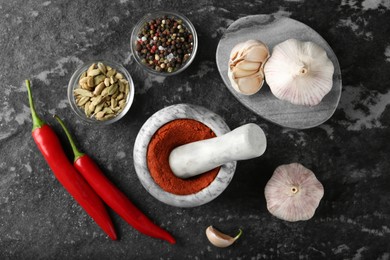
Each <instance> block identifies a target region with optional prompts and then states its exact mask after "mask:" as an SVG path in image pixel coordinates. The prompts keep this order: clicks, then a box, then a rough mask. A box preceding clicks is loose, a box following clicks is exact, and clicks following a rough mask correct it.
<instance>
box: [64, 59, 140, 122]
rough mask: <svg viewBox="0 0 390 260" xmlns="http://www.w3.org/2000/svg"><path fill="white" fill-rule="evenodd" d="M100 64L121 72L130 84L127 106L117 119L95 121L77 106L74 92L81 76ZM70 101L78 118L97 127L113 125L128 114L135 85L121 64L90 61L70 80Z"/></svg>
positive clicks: (78, 69)
mask: <svg viewBox="0 0 390 260" xmlns="http://www.w3.org/2000/svg"><path fill="white" fill-rule="evenodd" d="M98 62H101V63H103V64H104V65H106V66H107V65H108V66H110V67H111V68H113V69H115V70H116V71H117V72H120V73H122V74H123V75H124V77H125V78H126V80H127V81H128V82H129V88H130V89H129V94H128V95H127V97H126V106H125V107H124V108H123V110H122V112H120V113H119V114H117V115H116V116H115V117H113V118H110V119H107V120H104V121H100V120H97V119H95V118H94V117H87V116H86V115H85V112H84V110H83V109H81V108H80V107H78V106H77V104H76V100H75V97H74V94H73V91H74V90H75V89H76V88H78V87H79V79H80V76H81V74H83V73H84V72H85V71H87V70H88V68H89V67H90V66H91V65H92V64H93V63H95V64H98ZM68 100H69V103H70V107H71V108H72V110H73V112H74V113H75V114H76V115H77V116H78V118H80V119H82V120H83V121H84V122H87V123H89V124H96V125H109V124H112V123H114V122H116V121H118V120H119V119H121V118H122V117H123V116H124V115H126V113H127V112H128V111H129V109H130V107H131V105H132V103H133V100H134V83H133V80H132V78H131V76H130V73H129V72H128V71H127V70H126V69H125V68H124V67H123V66H122V65H121V64H119V63H117V62H113V61H107V60H96V61H89V62H86V63H84V64H83V65H81V66H80V67H78V68H77V69H76V71H75V72H74V73H73V75H72V77H71V78H70V81H69V84H68Z"/></svg>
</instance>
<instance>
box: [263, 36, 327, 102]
mask: <svg viewBox="0 0 390 260" xmlns="http://www.w3.org/2000/svg"><path fill="white" fill-rule="evenodd" d="M264 73H265V78H266V81H267V84H268V85H269V87H270V89H271V92H272V93H273V94H274V95H275V97H277V98H278V99H281V100H286V101H289V102H291V103H292V104H296V105H306V106H314V105H317V104H319V103H320V102H321V100H322V99H323V97H324V96H325V95H326V94H327V93H329V91H330V90H331V89H332V86H333V73H334V66H333V63H332V61H331V60H330V59H329V58H328V56H327V54H326V52H325V50H324V49H323V48H321V47H320V46H318V45H317V44H315V43H313V42H301V41H298V40H296V39H289V40H287V41H284V42H282V43H279V44H278V45H276V46H275V47H274V49H273V52H272V56H271V57H270V58H269V59H268V61H267V63H266V64H265V66H264Z"/></svg>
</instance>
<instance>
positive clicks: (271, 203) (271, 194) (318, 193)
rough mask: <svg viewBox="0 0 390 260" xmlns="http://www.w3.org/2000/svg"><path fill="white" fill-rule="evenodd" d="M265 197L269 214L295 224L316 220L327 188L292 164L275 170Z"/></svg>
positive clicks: (298, 166)
mask: <svg viewBox="0 0 390 260" xmlns="http://www.w3.org/2000/svg"><path fill="white" fill-rule="evenodd" d="M264 193H265V199H266V201H267V208H268V211H269V212H270V213H271V214H272V215H274V216H276V217H277V218H280V219H283V220H287V221H292V222H293V221H299V220H308V219H310V218H312V217H313V216H314V212H315V210H316V209H317V207H318V205H319V203H320V200H321V198H322V197H323V195H324V187H323V186H322V184H321V183H320V182H319V181H318V180H317V178H316V177H315V175H314V173H313V172H312V171H311V170H309V169H307V168H305V167H304V166H303V165H301V164H299V163H291V164H287V165H281V166H279V167H277V168H276V170H275V171H274V173H273V175H272V177H271V179H270V180H269V181H268V183H267V185H266V186H265V191H264Z"/></svg>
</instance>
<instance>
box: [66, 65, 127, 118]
mask: <svg viewBox="0 0 390 260" xmlns="http://www.w3.org/2000/svg"><path fill="white" fill-rule="evenodd" d="M68 99H69V103H70V106H71V108H72V110H73V112H75V114H76V115H77V116H78V117H79V118H80V119H81V120H83V121H84V122H87V123H90V124H99V125H109V124H112V123H114V122H116V121H118V120H119V119H121V118H122V117H123V116H124V115H125V114H126V113H127V112H128V111H129V109H130V107H131V105H132V103H133V100H134V83H133V80H132V78H131V76H130V73H129V72H128V71H127V70H126V69H125V68H124V67H123V66H122V65H121V64H119V63H116V62H113V61H107V60H98V61H89V62H86V63H84V64H83V65H81V66H80V67H78V68H77V69H76V71H75V72H74V73H73V75H72V77H71V79H70V81H69V85H68Z"/></svg>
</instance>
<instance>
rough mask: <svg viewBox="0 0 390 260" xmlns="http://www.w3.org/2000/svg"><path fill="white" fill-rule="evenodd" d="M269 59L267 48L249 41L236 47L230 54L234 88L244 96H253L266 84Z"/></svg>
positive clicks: (230, 78)
mask: <svg viewBox="0 0 390 260" xmlns="http://www.w3.org/2000/svg"><path fill="white" fill-rule="evenodd" d="M268 57H269V50H268V48H267V46H266V45H265V44H264V43H262V42H260V41H257V40H248V41H246V42H242V43H239V44H237V45H236V46H234V48H233V49H232V51H231V53H230V60H229V70H228V77H229V80H230V82H231V84H232V86H233V88H234V89H235V90H236V91H237V92H239V93H241V94H244V95H252V94H254V93H256V92H257V91H259V90H260V88H261V87H262V86H263V83H264V71H263V69H264V64H265V62H266V60H267V59H268Z"/></svg>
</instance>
